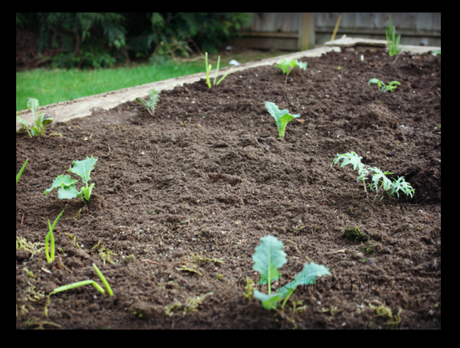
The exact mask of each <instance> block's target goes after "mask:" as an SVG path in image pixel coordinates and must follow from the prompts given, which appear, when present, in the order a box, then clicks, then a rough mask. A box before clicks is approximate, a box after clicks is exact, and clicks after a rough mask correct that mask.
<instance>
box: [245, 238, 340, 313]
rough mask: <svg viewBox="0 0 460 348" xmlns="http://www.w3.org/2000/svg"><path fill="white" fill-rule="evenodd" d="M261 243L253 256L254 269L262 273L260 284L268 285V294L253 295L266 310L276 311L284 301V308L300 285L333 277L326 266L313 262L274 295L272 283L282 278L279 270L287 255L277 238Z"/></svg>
mask: <svg viewBox="0 0 460 348" xmlns="http://www.w3.org/2000/svg"><path fill="white" fill-rule="evenodd" d="M260 241H261V244H260V245H259V246H258V247H256V248H255V253H254V255H253V256H252V259H253V260H254V266H253V269H254V270H255V271H258V272H259V273H260V280H259V284H261V285H263V284H267V285H268V294H264V293H262V292H260V291H258V290H254V293H253V294H254V297H256V298H257V299H259V300H261V301H262V306H263V307H264V308H265V309H276V308H277V306H278V302H280V301H281V300H283V299H284V301H283V304H282V308H284V305H285V304H286V302H287V300H288V299H289V297H290V296H291V295H292V294H293V292H294V291H295V290H296V289H297V287H298V286H299V285H309V284H314V283H315V281H316V278H317V277H321V276H323V275H331V273H330V272H329V270H328V269H327V268H326V267H325V266H323V265H317V264H316V263H313V262H312V263H310V264H309V265H305V266H304V268H303V270H302V272H300V273H299V274H297V275H296V276H295V279H294V280H293V281H292V282H291V283H289V284H287V285H285V286H283V287H281V288H279V289H278V290H277V291H276V293H273V294H272V293H271V282H272V281H273V280H278V279H279V278H280V277H281V274H280V273H279V271H278V268H280V267H282V266H283V265H284V264H285V263H286V262H287V259H286V253H285V252H284V251H283V242H281V241H279V240H278V239H277V238H276V237H273V236H266V237H263V238H261V239H260Z"/></svg>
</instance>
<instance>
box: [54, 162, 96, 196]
mask: <svg viewBox="0 0 460 348" xmlns="http://www.w3.org/2000/svg"><path fill="white" fill-rule="evenodd" d="M96 161H97V159H96V158H94V157H93V156H91V158H89V157H87V158H86V159H85V160H83V161H73V162H72V164H73V168H71V169H69V170H68V171H69V172H72V173H75V174H77V175H78V176H80V177H81V178H82V180H83V183H84V184H86V187H82V188H81V189H80V191H78V190H77V189H76V188H75V184H76V183H77V180H76V179H72V178H71V177H70V175H66V176H64V175H59V176H58V177H57V178H56V179H54V181H53V185H52V186H51V187H50V188H49V189H47V190H45V195H46V196H47V195H48V194H49V193H50V192H51V191H52V190H53V189H55V188H59V192H58V198H59V199H72V198H75V197H80V198H81V199H82V200H83V202H84V203H85V204H86V201H89V198H90V197H91V192H92V190H93V187H94V185H95V184H94V183H92V184H91V185H90V186H88V181H89V180H91V178H90V173H91V171H92V170H93V169H94V165H95V164H96Z"/></svg>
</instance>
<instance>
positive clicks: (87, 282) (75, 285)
mask: <svg viewBox="0 0 460 348" xmlns="http://www.w3.org/2000/svg"><path fill="white" fill-rule="evenodd" d="M93 268H94V270H95V271H96V273H97V275H98V276H99V278H100V279H101V280H102V283H104V285H105V287H106V289H107V292H108V293H109V295H110V296H113V292H112V288H111V287H110V285H109V283H108V282H107V280H106V279H105V277H104V275H103V274H102V272H101V271H100V270H99V268H98V267H97V266H96V265H95V264H94V263H93ZM85 285H93V286H94V287H95V288H96V289H97V290H98V291H99V292H100V293H101V294H105V290H104V289H103V288H102V287H101V286H100V285H99V284H98V283H96V282H95V281H94V280H83V281H81V282H76V283H72V284H67V285H63V286H60V287H58V288H56V289H54V290H53V291H52V292H51V293H50V294H49V295H48V296H51V295H53V294H56V293H58V292H62V291H67V290H71V289H75V288H78V287H80V286H85Z"/></svg>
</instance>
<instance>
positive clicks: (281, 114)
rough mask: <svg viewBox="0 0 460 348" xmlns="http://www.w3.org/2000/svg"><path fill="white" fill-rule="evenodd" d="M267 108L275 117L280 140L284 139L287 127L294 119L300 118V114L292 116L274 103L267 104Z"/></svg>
mask: <svg viewBox="0 0 460 348" xmlns="http://www.w3.org/2000/svg"><path fill="white" fill-rule="evenodd" d="M265 107H266V108H267V110H268V112H269V113H270V115H272V116H273V118H274V119H275V122H276V126H277V127H278V134H279V137H280V138H284V133H285V131H286V125H287V124H288V123H289V122H290V121H292V120H293V119H294V118H297V117H300V114H297V115H291V114H290V113H289V111H288V110H286V109H284V110H280V109H279V107H278V105H276V104H275V103H272V102H266V103H265Z"/></svg>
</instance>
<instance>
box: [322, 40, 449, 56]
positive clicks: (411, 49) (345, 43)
mask: <svg viewBox="0 0 460 348" xmlns="http://www.w3.org/2000/svg"><path fill="white" fill-rule="evenodd" d="M324 46H325V47H334V46H340V47H353V46H375V47H381V48H385V47H387V41H386V40H372V39H362V38H353V37H342V38H341V39H338V40H334V41H328V42H325V43H324ZM437 50H441V47H432V46H404V47H403V48H402V50H401V52H408V53H411V54H423V53H428V52H430V51H431V52H435V51H437Z"/></svg>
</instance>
